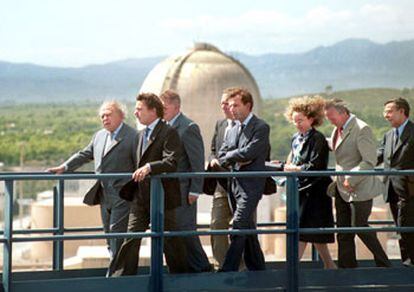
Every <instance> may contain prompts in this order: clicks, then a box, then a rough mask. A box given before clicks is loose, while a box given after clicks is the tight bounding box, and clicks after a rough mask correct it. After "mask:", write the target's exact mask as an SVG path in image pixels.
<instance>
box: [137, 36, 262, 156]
mask: <svg viewBox="0 0 414 292" xmlns="http://www.w3.org/2000/svg"><path fill="white" fill-rule="evenodd" d="M234 86H240V87H244V88H246V89H248V90H249V91H250V92H251V94H252V95H253V98H254V107H253V111H254V112H255V113H258V112H259V111H260V104H261V97H260V92H259V88H258V86H257V84H256V81H255V80H254V78H253V76H252V75H251V74H250V72H249V71H248V70H247V69H246V67H244V66H243V64H241V63H240V62H239V61H237V60H236V59H234V58H232V57H231V56H229V55H226V54H224V53H223V52H221V51H220V50H219V49H218V48H216V47H215V46H213V45H210V44H207V43H195V45H194V47H193V48H192V49H190V50H188V51H187V52H186V53H184V54H182V55H179V56H172V57H169V58H167V59H165V60H164V61H162V62H161V63H159V64H158V65H156V66H155V67H154V69H152V71H151V72H150V73H149V74H148V76H147V77H146V78H145V80H144V83H143V84H142V87H141V89H140V92H152V93H155V94H157V95H159V94H161V93H162V92H164V91H165V90H167V89H172V90H175V91H176V92H178V94H179V95H180V97H181V110H182V112H183V113H184V114H186V115H187V116H188V117H190V118H191V119H192V120H194V121H195V122H196V123H197V124H198V125H199V126H200V128H201V134H202V135H203V140H204V147H205V155H206V157H207V156H208V155H209V153H210V142H211V139H212V137H213V134H214V126H215V122H216V120H218V119H222V118H223V117H224V116H223V113H222V112H221V108H220V99H221V95H222V92H223V90H224V89H226V88H228V87H234Z"/></svg>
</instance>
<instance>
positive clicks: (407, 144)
mask: <svg viewBox="0 0 414 292" xmlns="http://www.w3.org/2000/svg"><path fill="white" fill-rule="evenodd" d="M393 135H394V133H393V129H392V130H390V131H388V132H387V133H385V135H384V138H383V140H382V143H381V146H380V147H379V149H378V152H377V158H378V160H377V164H381V163H382V162H384V169H385V170H399V169H400V170H403V169H414V124H413V122H411V121H408V122H407V124H406V126H405V128H404V131H403V132H402V133H401V134H400V137H399V140H398V143H397V145H396V147H395V150H394V151H392V143H393ZM384 182H385V192H384V193H385V200H386V201H389V200H390V199H391V198H389V197H388V196H389V194H390V187H392V188H393V189H394V191H395V193H396V194H397V195H398V197H399V198H400V199H401V198H402V199H404V198H408V197H412V196H414V176H385V177H384ZM397 199H398V198H397Z"/></svg>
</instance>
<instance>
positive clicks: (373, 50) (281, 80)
mask: <svg viewBox="0 0 414 292" xmlns="http://www.w3.org/2000/svg"><path fill="white" fill-rule="evenodd" d="M228 54H229V55H231V56H233V57H234V58H236V59H238V60H239V61H240V62H241V63H243V64H244V65H245V66H246V67H247V68H248V69H249V70H250V72H251V73H252V75H253V76H254V77H255V79H256V81H257V83H258V85H259V88H260V91H261V94H262V96H263V97H265V98H278V97H286V96H292V95H299V94H305V93H310V92H323V91H325V88H326V87H327V86H330V87H332V88H333V90H335V91H338V90H349V89H356V88H378V87H384V88H404V87H407V88H412V87H414V40H407V41H394V42H389V43H386V44H378V43H374V42H372V41H370V40H367V39H347V40H344V41H341V42H338V43H336V44H334V45H332V46H320V47H317V48H314V49H312V50H310V51H307V52H304V53H295V54H277V53H269V54H263V55H248V54H244V53H240V52H230V53H228ZM164 58H166V56H159V57H151V58H139V59H127V60H122V61H116V62H110V63H106V64H101V65H89V66H84V67H81V68H63V67H46V66H40V65H34V64H29V63H24V64H22V63H10V62H4V61H0V103H25V102H52V103H60V102H67V101H70V102H78V101H89V100H91V101H100V100H104V99H109V98H117V99H123V100H127V99H129V100H130V99H131V98H133V96H135V95H136V93H137V92H138V90H139V88H140V86H141V84H142V82H143V81H144V79H145V76H146V75H147V74H148V72H149V71H150V70H151V69H152V68H153V67H154V66H155V65H156V64H157V63H159V62H160V61H162V60H163V59H164Z"/></svg>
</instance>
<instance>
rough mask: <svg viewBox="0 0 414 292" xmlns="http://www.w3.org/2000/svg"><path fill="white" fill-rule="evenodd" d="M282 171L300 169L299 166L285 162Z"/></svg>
mask: <svg viewBox="0 0 414 292" xmlns="http://www.w3.org/2000/svg"><path fill="white" fill-rule="evenodd" d="M283 170H284V171H288V172H292V171H300V170H301V168H300V166H297V165H294V164H285V166H284V168H283Z"/></svg>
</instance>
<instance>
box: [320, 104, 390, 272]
mask: <svg viewBox="0 0 414 292" xmlns="http://www.w3.org/2000/svg"><path fill="white" fill-rule="evenodd" d="M325 115H326V117H327V119H328V120H329V121H330V122H331V123H332V124H333V125H334V126H335V129H334V130H333V132H332V136H331V141H330V143H331V145H330V146H331V149H332V151H333V153H334V154H335V160H336V166H335V169H336V170H338V171H345V170H347V171H359V170H372V169H374V166H375V164H376V162H377V157H376V143H375V139H374V135H373V133H372V130H371V128H370V127H369V126H368V125H367V124H366V123H365V122H364V121H362V120H360V119H358V118H357V117H355V116H354V115H353V114H351V113H350V111H349V109H348V107H347V105H346V104H345V103H344V102H343V101H342V100H340V99H331V100H328V101H327V102H326V104H325ZM335 184H336V187H334V188H332V187H331V188H329V190H330V191H331V193H330V195H332V196H334V197H335V207H336V222H337V226H338V227H368V226H369V225H368V218H369V215H370V214H371V210H372V204H373V198H374V197H376V196H378V195H380V194H381V192H382V184H381V182H380V180H379V179H378V178H377V177H375V176H349V175H345V176H337V177H336V178H335ZM357 235H358V237H359V238H360V239H361V240H362V241H363V242H364V244H365V245H366V246H367V248H368V249H369V250H370V251H371V253H372V254H373V255H374V259H375V263H376V265H377V266H379V267H389V266H390V265H391V264H390V261H389V260H388V257H387V255H386V254H385V252H384V249H383V248H382V246H381V244H380V242H379V241H378V238H377V235H376V233H375V232H369V233H357ZM354 238H355V233H338V235H337V239H338V266H339V267H340V268H355V267H357V266H358V264H357V261H356V254H355V241H354Z"/></svg>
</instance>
